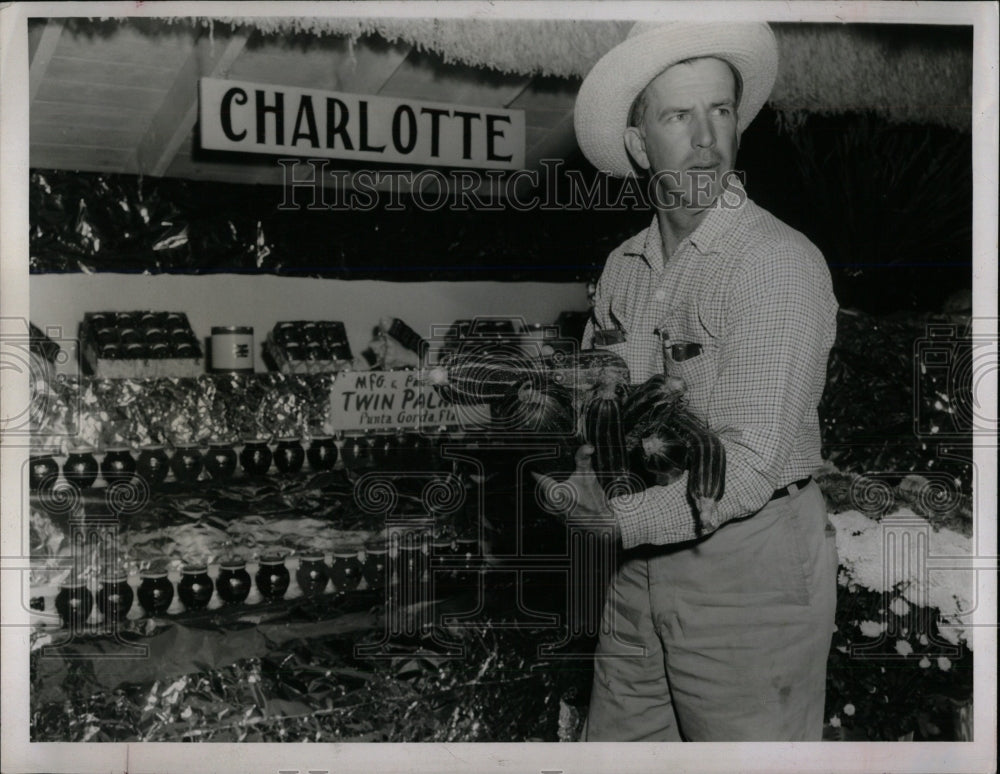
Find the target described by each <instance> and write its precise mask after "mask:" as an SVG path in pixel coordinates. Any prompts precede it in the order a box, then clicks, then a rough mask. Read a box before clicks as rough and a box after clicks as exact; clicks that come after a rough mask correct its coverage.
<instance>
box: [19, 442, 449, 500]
mask: <svg viewBox="0 0 1000 774" xmlns="http://www.w3.org/2000/svg"><path fill="white" fill-rule="evenodd" d="M432 446H433V442H432V441H431V440H429V439H427V438H425V437H424V436H422V435H419V434H417V433H393V434H384V435H368V436H348V437H345V438H342V439H337V438H334V437H333V436H314V437H313V438H312V439H311V440H310V442H309V446H308V447H307V448H305V447H303V445H302V443H301V441H300V440H299V439H298V438H281V439H278V442H277V445H276V446H275V447H274V449H273V451H272V449H271V447H270V446H269V445H268V442H267V441H266V440H263V439H252V440H248V441H245V442H244V443H243V444H242V448H241V449H240V451H239V453H237V451H236V447H235V445H234V444H232V443H225V442H220V443H215V442H212V443H209V444H208V450H207V451H205V452H204V453H203V452H202V450H201V446H200V445H199V444H195V443H190V444H186V443H179V444H175V445H174V451H173V454H172V456H170V457H168V456H167V451H166V449H165V447H164V446H162V445H149V446H143V447H141V448H140V449H139V453H138V457H135V456H133V450H132V449H130V448H129V447H128V446H111V447H108V448H107V449H106V450H105V453H104V457H103V459H102V460H101V461H100V462H98V461H97V458H96V457H95V456H94V452H93V451H92V450H91V449H90V448H89V447H71V448H70V449H69V453H68V455H67V457H66V460H65V462H63V464H62V475H63V478H65V480H66V482H67V483H69V484H73V485H75V486H77V487H78V488H81V489H86V488H88V487H91V486H93V485H94V484H95V482H96V481H97V478H98V474H100V475H101V477H103V478H104V479H105V481H110V480H112V478H113V479H115V480H121V479H122V478H130V477H132V476H134V475H138V476H141V477H142V478H143V479H144V480H145V481H146V483H148V484H149V485H150V486H156V485H159V484H161V483H163V482H164V481H165V480H166V479H167V476H168V475H169V474H170V473H172V474H173V478H174V480H176V481H182V482H192V481H196V480H197V479H198V478H199V476H201V474H202V471H204V472H205V473H207V474H208V476H209V477H211V478H212V479H216V480H227V479H229V478H231V477H232V476H234V475H235V474H236V471H237V465H238V466H239V467H240V468H241V469H242V471H243V473H244V474H245V475H247V476H263V475H266V474H267V473H268V472H269V471H270V469H271V466H272V463H273V465H274V467H275V468H277V470H278V472H279V473H281V474H286V475H292V474H295V473H298V472H299V471H301V470H302V467H303V465H304V463H305V462H306V461H307V460H308V462H309V467H310V468H311V469H312V470H314V471H317V472H320V471H329V470H333V468H334V467H335V466H336V464H337V461H338V459H340V460H341V461H342V464H343V466H344V467H345V468H348V469H354V470H357V469H363V468H369V467H373V466H379V465H383V464H384V465H387V466H389V467H399V468H403V467H406V465H407V464H414V465H417V466H418V467H420V468H421V469H423V468H425V467H426V465H427V454H426V452H427V451H428V450H429V449H430V448H431V447H432ZM58 456H59V451H58V449H55V448H53V449H49V450H46V451H43V452H40V453H33V454H32V455H31V459H30V461H29V473H28V478H29V484H30V486H31V489H32V491H37V490H38V489H40V488H41V487H43V486H45V485H46V484H50V485H51V484H54V483H55V481H56V479H57V477H58V476H59V473H60V465H59V463H58V461H57V459H56V458H57V457H58Z"/></svg>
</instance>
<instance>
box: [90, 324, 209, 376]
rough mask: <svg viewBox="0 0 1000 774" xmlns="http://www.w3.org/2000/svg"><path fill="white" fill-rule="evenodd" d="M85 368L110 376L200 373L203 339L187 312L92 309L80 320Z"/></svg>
mask: <svg viewBox="0 0 1000 774" xmlns="http://www.w3.org/2000/svg"><path fill="white" fill-rule="evenodd" d="M80 349H81V352H82V355H83V364H84V370H85V371H86V372H89V373H90V374H93V375H94V376H99V377H102V378H107V379H141V378H156V377H161V376H169V377H190V376H199V375H201V374H203V373H204V372H205V365H204V352H203V351H202V346H201V342H199V341H198V337H197V336H196V335H195V333H194V331H193V330H192V329H191V323H190V322H189V321H188V318H187V315H186V314H184V312H153V311H140V312H88V313H87V314H85V315H84V318H83V322H82V323H81V324H80Z"/></svg>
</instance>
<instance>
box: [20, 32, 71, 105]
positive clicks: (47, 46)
mask: <svg viewBox="0 0 1000 774" xmlns="http://www.w3.org/2000/svg"><path fill="white" fill-rule="evenodd" d="M62 32H63V23H62V22H61V21H60V20H59V19H49V20H48V21H47V22H46V23H45V30H44V31H43V32H42V38H41V40H40V41H39V42H38V48H36V49H35V53H34V56H32V57H31V69H30V70H29V73H28V84H29V87H28V88H29V99H30V100H31V102H34V101H35V95H36V94H37V93H38V90H39V89H40V88H41V86H42V81H43V80H44V79H45V71H46V70H48V69H49V62H51V61H52V55H53V54H55V51H56V47H57V46H58V45H59V38H61V37H62Z"/></svg>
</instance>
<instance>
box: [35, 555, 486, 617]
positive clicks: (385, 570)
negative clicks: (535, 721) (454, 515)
mask: <svg viewBox="0 0 1000 774" xmlns="http://www.w3.org/2000/svg"><path fill="white" fill-rule="evenodd" d="M478 545H479V544H478V541H476V540H475V539H460V540H456V541H436V542H434V543H433V546H429V545H428V544H426V543H425V544H424V545H423V546H409V545H403V546H401V547H400V548H399V549H396V548H393V549H392V551H391V552H389V551H388V550H387V549H386V548H385V547H374V548H366V549H364V550H363V551H351V550H347V551H335V552H334V553H333V555H332V557H331V561H330V562H329V563H327V561H326V557H325V555H324V554H322V553H319V552H303V553H301V554H299V555H298V556H297V557H290V558H289V557H286V556H285V555H283V554H281V553H278V552H266V553H264V554H262V555H261V556H260V558H259V560H258V562H257V563H256V569H254V566H253V565H250V566H249V567H248V564H247V562H246V561H245V560H244V559H242V558H240V557H238V556H230V557H226V558H224V559H222V560H221V561H220V562H219V564H218V565H217V566H213V567H209V566H208V565H206V564H185V565H184V566H183V567H182V568H181V570H180V574H179V577H178V575H177V574H176V573H173V574H172V573H169V572H168V571H167V570H164V569H146V570H142V571H141V572H139V573H138V575H137V576H136V575H128V574H126V573H125V572H123V571H106V572H105V573H103V574H102V577H101V578H100V579H99V580H98V582H97V584H96V586H95V585H92V584H89V583H88V582H87V581H85V580H81V579H75V580H71V581H69V582H67V583H64V584H63V585H61V586H60V587H59V591H58V593H57V594H56V597H55V600H54V606H55V609H56V612H57V613H58V614H59V618H60V620H61V622H62V625H63V626H68V627H71V628H74V629H76V630H83V629H85V628H86V627H87V626H89V625H92V624H100V623H105V624H109V623H111V622H113V621H124V620H125V619H126V618H128V619H139V618H143V617H146V616H163V615H176V614H180V613H183V612H185V611H189V610H193V611H198V610H212V609H218V608H220V607H223V606H232V605H241V604H258V603H260V602H276V601H278V600H281V599H283V598H285V597H288V598H296V597H299V596H307V597H315V596H319V595H322V594H325V593H329V592H333V593H336V594H340V595H343V594H348V593H351V592H356V591H360V590H364V589H372V590H375V591H377V590H380V589H385V588H386V587H388V588H389V589H390V591H391V592H392V593H393V594H392V595H390V596H393V595H396V596H399V597H403V598H406V597H412V596H413V591H414V590H415V587H417V586H419V585H420V584H421V583H424V584H426V583H428V582H429V574H428V570H427V567H428V561H427V560H428V559H429V556H430V554H431V551H433V555H434V556H437V557H452V558H456V557H457V558H460V559H461V560H462V562H463V564H464V565H465V566H464V567H459V566H455V565H453V566H452V568H451V571H450V573H446V574H445V575H444V576H442V579H443V580H444V581H445V582H444V583H441V584H439V588H438V589H437V590H438V591H439V592H440V591H447V588H445V587H447V586H448V585H449V584H448V583H447V581H449V580H450V581H451V582H452V584H454V583H455V582H456V581H458V583H459V585H462V584H463V583H465V582H466V581H461V580H459V579H458V575H460V574H461V573H462V572H463V571H468V569H469V568H471V567H472V566H473V565H474V564H475V562H476V556H477V554H478ZM421 553H423V554H424V557H423V559H424V561H421V558H420V556H419V555H420V554H421ZM251 572H252V574H251ZM449 575H450V577H449ZM175 585H176V594H175ZM135 602H138V605H136V604H134V603H135Z"/></svg>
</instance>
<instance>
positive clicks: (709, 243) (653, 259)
mask: <svg viewBox="0 0 1000 774" xmlns="http://www.w3.org/2000/svg"><path fill="white" fill-rule="evenodd" d="M748 201H749V199H748V198H747V195H746V191H745V190H744V189H743V185H742V184H741V183H740V181H739V180H737V179H735V178H733V179H732V180H731V181H730V182H729V189H728V190H727V191H726V192H725V193H723V194H722V196H720V197H719V199H718V200H717V201H716V206H714V207H713V208H712V209H710V210H709V211H708V213H707V214H706V215H705V217H704V219H703V220H702V221H701V223H699V224H698V228H696V229H695V230H694V231H693V232H692V233H691V234H690V235H689V236H688V237H687V239H688V241H690V242H691V245H692V246H693V247H694V249H695V250H697V251H698V252H699V253H701V254H702V255H711V254H713V253H717V252H718V249H717V245H718V242H719V240H720V239H721V238H722V237H724V236H725V235H726V234H728V233H729V232H730V231H731V230H732V229H733V227H734V226H735V225H736V222H737V221H738V220H739V219H740V218H741V217H742V215H743V213H744V212H745V210H746V206H747V202H748ZM637 237H638V238H637V239H636V242H638V241H639V239H641V240H642V243H641V246H640V245H639V244H636V245H635V247H636V248H637V249H636V251H635V252H634V254H635V255H640V256H641V257H642V258H643V259H644V260H645V261H646V263H647V264H649V266H650V268H652V269H655V270H656V271H660V270H662V268H663V240H662V239H660V226H659V223H658V221H657V219H656V215H655V214H654V215H653V222H652V223H651V224H650V226H649V228H647V229H646V232H645V234H638V235H637ZM640 250H641V252H640Z"/></svg>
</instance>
